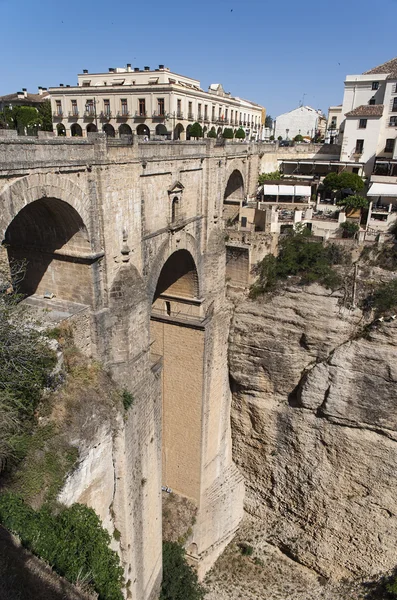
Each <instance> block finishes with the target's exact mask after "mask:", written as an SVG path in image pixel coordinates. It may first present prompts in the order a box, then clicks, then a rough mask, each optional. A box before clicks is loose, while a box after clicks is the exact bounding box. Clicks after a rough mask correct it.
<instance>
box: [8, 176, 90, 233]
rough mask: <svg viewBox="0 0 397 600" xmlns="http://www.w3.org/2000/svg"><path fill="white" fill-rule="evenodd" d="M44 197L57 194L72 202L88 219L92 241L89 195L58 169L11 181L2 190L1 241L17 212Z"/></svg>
mask: <svg viewBox="0 0 397 600" xmlns="http://www.w3.org/2000/svg"><path fill="white" fill-rule="evenodd" d="M42 198H57V199H59V200H63V201H64V202H66V203H67V204H70V206H72V207H73V208H74V209H75V211H76V212H77V213H78V214H79V216H80V217H81V219H82V220H83V222H84V223H85V226H86V227H87V231H88V235H89V238H90V239H91V242H92V243H93V235H92V233H93V232H92V227H91V216H90V213H91V211H90V201H89V198H88V196H87V195H86V194H85V193H84V191H83V190H82V189H81V188H80V187H79V186H78V185H76V184H75V183H74V182H73V181H71V180H70V179H69V178H68V177H65V176H63V175H59V174H56V173H35V174H31V175H27V176H26V177H23V178H22V179H18V180H17V181H14V182H13V183H11V184H9V185H8V186H7V187H6V188H5V190H4V191H3V192H2V193H1V194H0V243H1V242H2V240H3V239H4V235H5V232H6V229H7V227H8V226H9V224H10V223H11V221H12V220H13V219H14V218H15V217H16V216H17V214H18V213H19V212H20V211H21V210H22V209H23V208H24V207H25V206H27V205H28V204H30V203H31V202H35V201H36V200H40V199H42Z"/></svg>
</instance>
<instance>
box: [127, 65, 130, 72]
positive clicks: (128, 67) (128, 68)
mask: <svg viewBox="0 0 397 600" xmlns="http://www.w3.org/2000/svg"><path fill="white" fill-rule="evenodd" d="M127 71H128V73H130V71H131V63H127Z"/></svg>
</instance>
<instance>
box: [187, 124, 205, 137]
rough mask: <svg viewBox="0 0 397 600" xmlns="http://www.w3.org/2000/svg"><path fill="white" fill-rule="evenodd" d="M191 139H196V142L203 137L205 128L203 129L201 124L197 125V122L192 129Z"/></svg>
mask: <svg viewBox="0 0 397 600" xmlns="http://www.w3.org/2000/svg"><path fill="white" fill-rule="evenodd" d="M190 137H194V138H196V140H197V139H198V138H202V137H203V128H202V127H201V125H200V123H197V121H196V123H193V125H192V127H191V129H190Z"/></svg>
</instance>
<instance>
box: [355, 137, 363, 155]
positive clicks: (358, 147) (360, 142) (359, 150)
mask: <svg viewBox="0 0 397 600" xmlns="http://www.w3.org/2000/svg"><path fill="white" fill-rule="evenodd" d="M363 151H364V140H357V141H356V154H362V153H363Z"/></svg>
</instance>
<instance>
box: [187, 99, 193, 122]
mask: <svg viewBox="0 0 397 600" xmlns="http://www.w3.org/2000/svg"><path fill="white" fill-rule="evenodd" d="M188 112H189V114H188V116H189V117H190V118H193V102H189V104H188Z"/></svg>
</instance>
